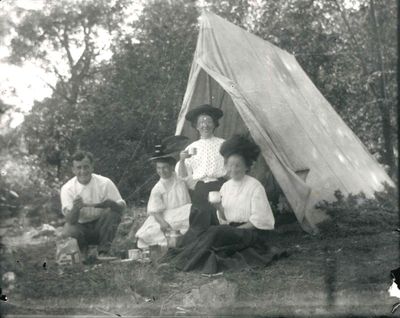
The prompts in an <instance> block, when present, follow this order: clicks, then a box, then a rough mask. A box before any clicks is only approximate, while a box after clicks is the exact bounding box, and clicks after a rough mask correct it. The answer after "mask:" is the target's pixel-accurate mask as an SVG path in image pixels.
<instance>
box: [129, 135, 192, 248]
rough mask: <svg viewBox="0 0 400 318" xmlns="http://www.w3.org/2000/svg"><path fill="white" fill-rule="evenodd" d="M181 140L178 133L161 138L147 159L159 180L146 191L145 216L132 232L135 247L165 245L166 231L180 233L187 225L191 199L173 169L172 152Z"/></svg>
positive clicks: (173, 156) (174, 161)
mask: <svg viewBox="0 0 400 318" xmlns="http://www.w3.org/2000/svg"><path fill="white" fill-rule="evenodd" d="M185 139H187V138H185V137H182V136H173V137H168V138H166V139H164V140H163V142H162V144H161V145H157V146H156V150H155V153H154V154H153V157H152V158H150V160H151V161H153V162H154V163H155V168H156V171H157V174H158V175H159V176H160V180H159V181H158V182H157V183H156V184H155V186H154V187H153V189H152V190H151V193H150V198H149V201H148V204H147V214H148V215H149V217H148V218H147V219H146V221H145V222H144V223H143V225H142V226H141V228H140V229H139V230H138V231H137V232H136V234H135V236H136V238H137V246H138V247H139V248H142V249H143V248H148V247H149V246H152V245H164V246H166V245H167V238H166V236H165V234H166V232H169V231H179V232H180V233H181V234H184V233H185V232H186V231H187V230H188V228H189V214H190V209H191V200H190V196H189V191H188V188H187V185H186V183H185V182H184V181H183V180H181V179H180V178H179V177H178V176H177V175H176V174H175V172H174V166H175V164H176V159H175V154H177V153H174V151H173V150H174V148H175V147H177V145H178V146H179V142H182V141H183V142H185ZM185 143H186V142H185ZM186 144H187V143H186ZM181 149H182V148H181Z"/></svg>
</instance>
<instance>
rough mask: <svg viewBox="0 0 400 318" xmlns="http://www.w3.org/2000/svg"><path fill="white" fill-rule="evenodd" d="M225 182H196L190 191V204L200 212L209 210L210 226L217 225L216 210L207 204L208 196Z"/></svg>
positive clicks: (222, 179)
mask: <svg viewBox="0 0 400 318" xmlns="http://www.w3.org/2000/svg"><path fill="white" fill-rule="evenodd" d="M225 181H226V180H225V179H224V178H219V179H218V180H216V181H212V182H207V183H205V182H203V181H198V182H197V183H196V186H195V188H194V190H193V191H191V199H192V204H194V205H195V206H198V207H199V208H200V209H201V210H209V211H212V212H211V223H210V224H211V225H217V224H219V222H218V217H217V210H216V209H215V208H214V207H213V206H212V205H211V204H210V202H208V194H209V193H210V192H211V191H219V190H220V189H221V187H222V185H223V184H224V182H225Z"/></svg>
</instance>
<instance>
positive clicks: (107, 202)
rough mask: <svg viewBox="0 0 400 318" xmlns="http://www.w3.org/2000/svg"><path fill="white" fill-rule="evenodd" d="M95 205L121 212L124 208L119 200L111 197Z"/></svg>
mask: <svg viewBox="0 0 400 318" xmlns="http://www.w3.org/2000/svg"><path fill="white" fill-rule="evenodd" d="M94 207H95V208H101V209H106V208H110V209H111V210H112V211H115V212H121V211H122V210H123V206H122V205H119V204H118V203H117V202H115V201H113V200H110V199H107V200H104V201H103V202H101V203H98V204H96V205H95V206H94Z"/></svg>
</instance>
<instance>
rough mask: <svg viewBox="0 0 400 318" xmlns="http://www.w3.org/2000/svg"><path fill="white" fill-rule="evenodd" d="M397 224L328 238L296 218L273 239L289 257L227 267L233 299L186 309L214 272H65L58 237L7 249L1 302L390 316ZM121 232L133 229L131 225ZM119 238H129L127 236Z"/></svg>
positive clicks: (15, 306)
mask: <svg viewBox="0 0 400 318" xmlns="http://www.w3.org/2000/svg"><path fill="white" fill-rule="evenodd" d="M139 214H140V216H139V219H143V215H142V214H141V213H139ZM134 217H135V219H138V215H135V216H134ZM394 228H395V226H394V227H393V228H387V229H379V231H375V232H371V231H369V232H368V234H360V232H361V231H357V234H355V235H346V236H342V237H332V235H330V236H326V237H323V236H310V235H308V234H306V233H304V232H303V231H302V230H301V229H300V228H299V227H298V226H297V225H296V224H291V225H285V226H281V227H280V228H278V229H277V231H276V235H275V236H274V237H273V238H271V244H272V245H275V246H279V247H282V248H286V249H288V250H290V251H291V254H290V256H289V257H288V258H286V259H282V260H280V261H278V262H276V263H274V264H272V265H271V266H269V267H265V268H258V269H254V270H245V271H241V272H234V273H233V272H231V273H224V275H223V276H224V277H225V278H226V279H227V280H228V281H230V282H234V283H236V284H237V285H238V287H239V294H238V296H237V301H236V302H235V304H234V305H230V306H227V307H225V308H224V307H219V308H213V307H211V306H207V307H193V308H184V309H185V311H184V313H183V312H182V311H179V310H178V309H177V307H182V306H183V299H184V297H185V295H187V293H189V292H190V291H191V290H192V289H193V288H196V287H199V286H201V285H203V284H205V283H208V282H210V281H212V280H213V279H215V278H209V277H204V276H201V275H200V274H199V273H180V272H177V271H175V270H174V269H173V268H171V267H168V266H167V267H161V268H160V267H158V264H157V262H156V261H154V262H152V263H150V264H140V263H133V262H129V263H119V264H111V263H110V264H102V265H99V266H84V265H80V266H75V267H70V268H65V269H64V272H63V273H62V274H61V273H60V271H59V267H57V265H56V264H55V260H54V255H55V242H54V240H53V239H48V240H47V241H46V242H43V243H42V244H38V245H34V246H14V247H12V248H11V250H10V251H8V252H7V253H5V254H3V255H2V271H3V272H6V271H13V272H15V273H16V284H15V286H14V289H12V290H7V288H6V289H5V291H6V292H7V296H8V298H9V301H8V302H7V303H4V302H3V303H2V304H1V306H2V307H1V310H2V312H3V313H9V314H37V315H44V314H62V315H66V314H68V315H75V314H93V315H106V316H107V315H111V316H116V315H117V314H119V315H122V316H128V315H141V316H158V315H172V316H174V315H181V316H182V315H186V316H188V315H205V314H207V315H233V314H234V315H239V316H247V315H290V316H293V315H297V316H309V315H318V316H324V315H327V314H336V315H342V314H350V313H351V314H354V315H382V314H385V315H386V314H390V309H391V306H392V304H393V303H395V301H396V299H393V298H390V297H389V294H388V293H387V289H388V287H389V284H390V283H391V281H390V276H389V273H390V270H392V269H394V268H396V267H398V266H399V265H400V264H399V253H398V248H399V243H398V242H399V234H398V233H397V232H394V231H393V229H394ZM122 232H123V235H125V237H126V236H127V235H128V230H127V229H121V231H120V234H121V233H122ZM118 240H119V241H118V242H119V243H118V244H124V243H123V239H121V237H119V239H118ZM44 262H46V268H44V267H43V263H44ZM3 289H4V286H3ZM3 292H4V290H3Z"/></svg>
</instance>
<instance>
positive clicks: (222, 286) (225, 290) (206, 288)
mask: <svg viewBox="0 0 400 318" xmlns="http://www.w3.org/2000/svg"><path fill="white" fill-rule="evenodd" d="M238 294H239V288H238V285H237V284H236V283H233V282H229V281H227V280H226V279H225V278H219V279H215V280H213V281H212V282H210V283H207V284H204V285H202V286H200V287H199V288H195V289H192V291H191V292H190V293H189V294H187V295H186V296H185V297H184V299H183V306H184V307H213V308H216V307H223V306H229V305H231V304H233V303H235V301H236V299H237V296H238Z"/></svg>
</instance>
